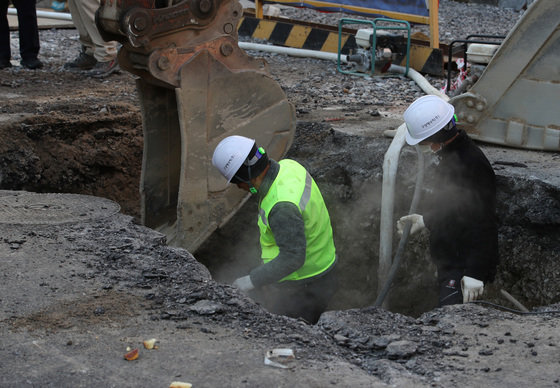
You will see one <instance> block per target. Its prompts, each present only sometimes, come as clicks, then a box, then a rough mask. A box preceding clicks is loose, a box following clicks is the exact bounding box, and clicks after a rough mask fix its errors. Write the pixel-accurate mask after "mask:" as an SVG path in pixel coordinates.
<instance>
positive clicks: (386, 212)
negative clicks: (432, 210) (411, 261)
mask: <svg viewBox="0 0 560 388" xmlns="http://www.w3.org/2000/svg"><path fill="white" fill-rule="evenodd" d="M405 134H406V124H404V123H403V124H401V125H400V126H399V128H398V129H397V132H396V134H395V137H394V138H393V141H392V142H391V145H390V146H389V149H388V150H387V152H385V157H384V159H383V184H382V187H381V217H380V220H379V267H378V269H377V280H378V283H377V290H378V292H377V294H378V295H379V294H381V292H382V287H383V284H384V283H385V282H386V279H387V276H388V274H389V270H390V268H391V256H392V248H393V210H394V205H395V181H396V179H397V168H398V167H399V155H400V154H401V150H402V148H403V146H404V145H405Z"/></svg>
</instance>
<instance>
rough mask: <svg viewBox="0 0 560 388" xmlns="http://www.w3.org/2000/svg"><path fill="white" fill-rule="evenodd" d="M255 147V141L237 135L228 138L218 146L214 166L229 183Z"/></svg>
mask: <svg viewBox="0 0 560 388" xmlns="http://www.w3.org/2000/svg"><path fill="white" fill-rule="evenodd" d="M254 145H255V140H253V139H249V138H247V137H244V136H237V135H234V136H228V137H226V138H225V139H223V140H222V141H221V142H220V143H219V144H218V145H217V146H216V149H215V150H214V155H213V156H212V164H213V165H214V167H216V168H217V169H218V170H219V171H220V173H221V174H222V175H223V176H224V177H225V178H226V179H227V181H228V182H229V181H231V178H233V176H234V175H235V173H236V172H237V170H239V167H241V165H242V164H243V162H244V161H245V160H246V159H247V156H249V153H250V152H251V149H252V148H253V146H254Z"/></svg>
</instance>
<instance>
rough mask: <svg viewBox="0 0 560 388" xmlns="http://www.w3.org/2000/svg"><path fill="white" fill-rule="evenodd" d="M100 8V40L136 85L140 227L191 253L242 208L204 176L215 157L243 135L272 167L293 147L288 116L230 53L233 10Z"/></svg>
mask: <svg viewBox="0 0 560 388" xmlns="http://www.w3.org/2000/svg"><path fill="white" fill-rule="evenodd" d="M100 5H101V6H100V8H99V9H98V10H97V13H96V24H97V26H98V28H99V30H100V32H101V33H102V35H103V36H105V37H110V38H111V39H115V40H118V41H119V42H121V43H122V47H121V49H120V51H119V56H118V59H119V65H120V66H121V68H122V69H124V70H126V71H129V72H131V73H132V74H135V75H136V76H138V77H139V80H138V81H137V88H138V95H139V98H140V103H141V109H142V123H143V130H144V156H143V159H142V176H141V182H140V193H141V209H140V210H141V215H142V222H143V224H144V225H146V226H148V227H151V228H153V229H156V230H159V231H160V232H162V233H164V234H165V235H166V236H167V238H168V242H169V243H170V244H172V245H176V246H181V247H184V248H187V249H188V250H190V251H191V252H195V251H196V249H197V248H198V247H199V246H200V245H201V244H202V242H204V240H205V239H206V238H207V237H208V236H209V235H210V234H211V233H212V232H213V231H214V230H215V229H216V228H218V227H219V226H220V225H222V224H224V223H225V222H226V221H227V220H228V219H229V218H230V217H231V216H232V215H233V214H234V213H235V212H236V210H237V209H239V207H240V206H241V205H242V204H243V202H244V201H245V200H246V199H247V194H246V193H245V192H244V191H242V190H239V189H237V188H236V187H230V186H231V185H228V184H227V183H226V181H225V179H224V178H223V177H222V176H221V175H220V174H219V173H218V171H217V170H216V169H215V168H214V167H213V166H212V154H213V152H214V148H215V147H216V146H217V145H218V143H219V142H220V141H221V140H222V139H223V138H225V137H227V136H230V135H242V136H247V137H250V138H253V139H255V140H256V141H257V143H258V144H259V145H261V146H263V147H265V149H266V150H267V152H268V154H269V155H270V156H271V157H272V158H275V159H279V158H281V157H282V156H283V155H284V154H285V153H286V152H287V150H288V148H289V147H290V145H291V143H292V140H293V138H294V133H295V110H294V108H293V106H292V105H291V104H290V103H289V102H288V100H287V98H286V95H285V94H284V92H283V90H282V88H281V87H280V85H279V84H278V83H277V82H276V81H274V80H273V79H272V77H271V76H270V74H269V73H268V70H267V68H266V64H265V62H264V61H259V60H256V59H254V58H251V57H249V56H248V55H247V54H246V53H245V52H244V51H243V50H241V49H240V48H239V45H238V43H237V28H236V26H237V25H238V24H239V20H240V18H241V16H242V14H243V9H242V7H241V4H240V3H239V2H238V1H237V0H212V1H208V0H173V1H154V0H116V1H113V0H111V1H109V0H101V2H100Z"/></svg>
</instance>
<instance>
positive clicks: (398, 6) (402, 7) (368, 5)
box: [265, 0, 429, 17]
mask: <svg viewBox="0 0 560 388" xmlns="http://www.w3.org/2000/svg"><path fill="white" fill-rule="evenodd" d="M265 2H266V3H277V4H285V5H290V6H293V7H305V8H312V9H316V10H319V11H328V12H344V13H349V14H355V15H378V16H385V15H383V14H380V13H379V11H388V12H397V13H404V14H410V15H416V16H425V17H428V16H429V11H428V7H427V5H426V0H329V1H315V0H305V1H301V0H281V1H265Z"/></svg>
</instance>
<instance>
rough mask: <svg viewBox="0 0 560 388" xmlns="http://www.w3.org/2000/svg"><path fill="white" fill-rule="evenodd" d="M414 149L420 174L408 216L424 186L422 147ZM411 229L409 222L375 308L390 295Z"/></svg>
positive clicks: (414, 207) (412, 212) (411, 212)
mask: <svg viewBox="0 0 560 388" xmlns="http://www.w3.org/2000/svg"><path fill="white" fill-rule="evenodd" d="M414 148H416V154H417V155H418V172H417V174H416V185H415V187H414V195H413V196H412V202H411V203H410V210H409V212H408V214H414V213H416V209H417V208H418V203H419V202H420V197H421V193H422V186H423V185H424V154H423V153H422V151H421V150H420V147H418V146H415V147H414ZM411 227H412V223H411V222H410V221H407V222H406V223H405V225H404V228H403V234H402V236H401V239H400V241H399V246H398V247H397V252H396V253H395V259H394V260H393V264H392V265H391V269H390V270H389V274H388V275H387V280H386V281H385V285H384V286H383V288H382V289H381V291H380V292H379V294H378V295H377V299H376V300H375V303H374V306H376V307H380V306H381V305H382V304H383V301H384V300H385V297H386V296H387V294H388V293H389V290H390V288H391V285H392V284H393V280H394V278H395V275H396V273H397V270H398V268H399V266H400V263H401V260H402V257H403V253H404V248H405V246H406V243H407V241H408V237H409V235H410V228H411Z"/></svg>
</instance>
